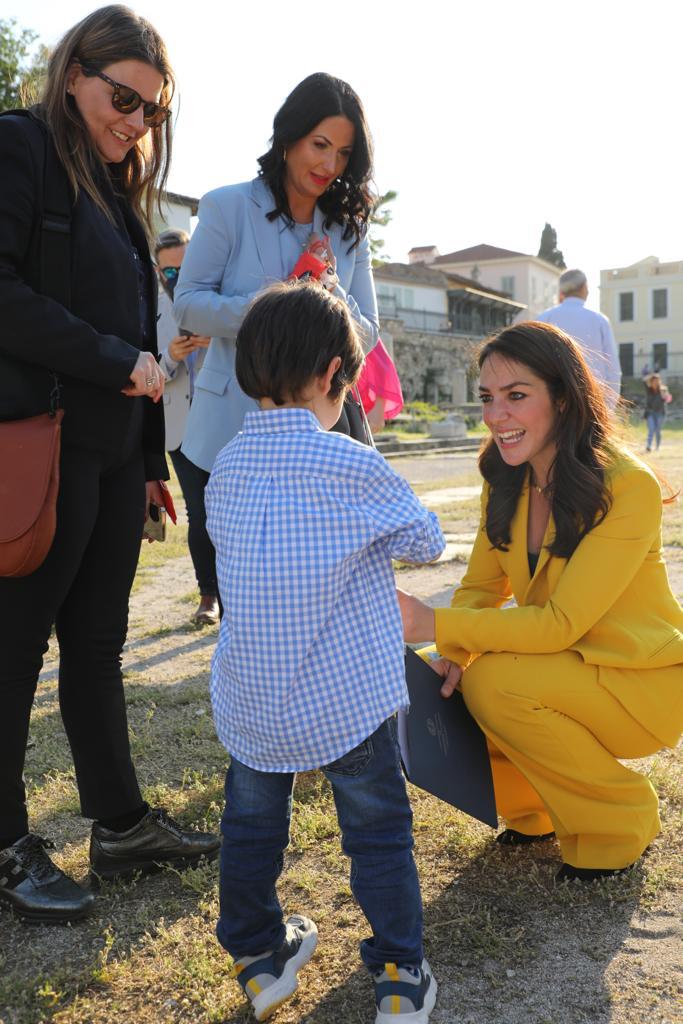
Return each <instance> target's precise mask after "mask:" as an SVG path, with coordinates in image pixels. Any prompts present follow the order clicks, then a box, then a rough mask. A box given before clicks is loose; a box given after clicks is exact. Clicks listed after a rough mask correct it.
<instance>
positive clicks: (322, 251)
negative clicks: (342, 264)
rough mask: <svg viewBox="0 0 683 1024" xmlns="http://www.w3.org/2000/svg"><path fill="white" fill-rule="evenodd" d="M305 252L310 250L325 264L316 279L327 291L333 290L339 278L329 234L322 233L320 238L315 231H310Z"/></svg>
mask: <svg viewBox="0 0 683 1024" xmlns="http://www.w3.org/2000/svg"><path fill="white" fill-rule="evenodd" d="M306 252H310V253H311V255H312V256H315V257H316V259H319V260H321V261H322V262H323V263H325V264H326V265H327V266H326V269H325V270H323V272H322V274H321V275H320V277H319V278H318V279H317V280H318V283H319V284H321V285H322V286H323V288H325V289H326V290H327V291H328V292H333V291H334V289H335V288H336V287H337V285H338V284H339V278H338V277H337V260H336V259H335V255H334V253H333V252H332V246H331V245H330V237H329V235H323V237H322V238H320V237H319V236H318V235H317V234H316V232H315V231H312V232H311V234H310V236H309V239H308V245H307V247H306Z"/></svg>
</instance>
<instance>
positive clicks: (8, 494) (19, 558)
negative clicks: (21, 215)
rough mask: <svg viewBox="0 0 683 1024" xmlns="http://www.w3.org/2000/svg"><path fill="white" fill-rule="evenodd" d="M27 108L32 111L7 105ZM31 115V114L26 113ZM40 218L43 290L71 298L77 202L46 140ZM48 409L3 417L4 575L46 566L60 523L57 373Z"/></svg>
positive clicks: (0, 534)
mask: <svg viewBox="0 0 683 1024" xmlns="http://www.w3.org/2000/svg"><path fill="white" fill-rule="evenodd" d="M7 113H10V114H26V111H7ZM26 116H29V115H26ZM43 148H44V151H45V152H44V154H43V201H42V211H41V220H40V289H39V291H40V293H41V294H43V295H49V296H51V297H52V298H54V299H56V300H57V301H58V302H61V303H62V305H64V306H66V307H67V308H68V307H69V305H70V301H71V287H70V286H71V281H70V272H71V271H70V268H71V202H70V197H69V193H68V186H67V185H66V184H65V178H64V172H63V170H62V168H61V166H59V167H55V166H53V164H54V160H55V159H56V158H55V157H54V156H53V155H52V151H51V150H52V147H50V146H48V145H44V147H43ZM53 380H54V385H53V389H52V393H51V394H50V395H49V403H48V395H47V394H46V395H45V405H46V407H48V405H49V408H48V411H47V412H44V413H42V414H41V415H39V416H30V417H28V418H27V419H21V420H11V421H8V422H3V423H0V576H28V575H30V574H31V573H32V572H35V571H36V569H38V568H39V566H41V565H42V564H43V562H44V560H45V558H46V556H47V553H48V551H49V550H50V548H51V546H52V542H53V540H54V536H55V529H56V525H57V495H58V493H59V455H60V441H61V426H62V419H63V417H64V410H63V409H60V408H59V399H60V388H59V380H58V378H57V375H56V374H53Z"/></svg>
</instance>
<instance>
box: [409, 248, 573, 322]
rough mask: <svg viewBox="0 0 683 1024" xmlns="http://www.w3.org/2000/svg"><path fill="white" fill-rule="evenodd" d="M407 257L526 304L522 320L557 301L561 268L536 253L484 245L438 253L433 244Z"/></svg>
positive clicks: (528, 318)
mask: <svg viewBox="0 0 683 1024" xmlns="http://www.w3.org/2000/svg"><path fill="white" fill-rule="evenodd" d="M408 259H409V260H410V263H411V264H417V263H425V264H427V265H428V266H429V267H431V268H432V269H433V270H440V271H442V272H443V273H446V274H461V275H463V276H464V277H467V278H470V279H472V280H474V281H475V282H477V283H478V284H479V285H481V286H483V287H485V288H492V289H494V290H495V291H498V292H503V293H504V294H506V295H509V296H510V298H511V299H514V300H515V301H516V302H519V303H521V304H522V305H523V306H525V307H526V309H525V311H524V313H523V315H522V317H521V318H522V319H524V320H533V318H534V316H536V315H537V314H538V313H542V312H543V310H544V309H548V308H549V307H550V306H554V305H555V304H556V302H557V298H558V295H557V281H558V278H559V276H560V274H561V273H562V271H561V270H560V268H559V267H556V266H554V265H553V264H552V263H547V262H546V260H542V259H539V257H538V256H530V255H528V254H527V253H523V252H515V251H514V250H512V249H501V248H499V247H498V246H496V245H485V244H482V245H472V246H470V247H469V248H468V249H458V250H456V252H450V253H446V254H445V255H444V256H441V255H440V254H439V251H438V249H437V248H436V246H433V245H422V246H417V247H415V248H414V249H411V250H410V252H409V253H408Z"/></svg>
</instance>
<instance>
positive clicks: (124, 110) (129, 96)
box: [81, 64, 171, 128]
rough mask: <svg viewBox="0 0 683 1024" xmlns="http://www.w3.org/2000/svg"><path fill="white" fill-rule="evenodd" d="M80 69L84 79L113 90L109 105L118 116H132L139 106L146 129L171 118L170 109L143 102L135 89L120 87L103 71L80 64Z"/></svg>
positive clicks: (157, 125)
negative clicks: (96, 81) (105, 84)
mask: <svg viewBox="0 0 683 1024" xmlns="http://www.w3.org/2000/svg"><path fill="white" fill-rule="evenodd" d="M81 68H82V70H83V74H84V75H85V76H86V78H101V79H102V81H103V82H106V83H107V85H111V87H112V89H113V90H114V94H113V96H112V98H111V105H112V107H113V108H114V110H118V111H119V113H120V114H132V113H133V112H134V111H135V110H137V109H138V107H139V106H142V120H143V121H144V122H145V124H146V125H147V127H148V128H159V127H161V125H162V124H163V123H164V122H165V121H167V120H168V118H169V117H170V116H171V108H170V107H164V106H162V105H161V103H152V101H151V100H143V98H142V96H141V95H140V93H139V92H136V91H135V89H131V88H130V86H128V85H121V83H120V82H115V81H114V79H113V78H110V77H109V75H105V74H104V72H103V71H97V70H96V69H95V68H89V67H86V65H85V64H81Z"/></svg>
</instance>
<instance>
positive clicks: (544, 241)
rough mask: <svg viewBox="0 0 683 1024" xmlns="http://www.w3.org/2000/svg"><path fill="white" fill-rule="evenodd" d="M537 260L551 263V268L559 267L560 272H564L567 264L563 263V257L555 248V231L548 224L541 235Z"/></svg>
mask: <svg viewBox="0 0 683 1024" xmlns="http://www.w3.org/2000/svg"><path fill="white" fill-rule="evenodd" d="M538 255H539V258H540V259H542V260H546V261H547V262H548V263H552V264H553V266H555V267H559V268H560V270H566V269H567V264H566V263H565V262H564V256H563V255H562V252H561V251H560V249H558V248H557V231H555V228H554V227H552V225H550V224H548V222H547V221H546V225H545V227H544V228H543V233H542V235H541V245H540V248H539V250H538Z"/></svg>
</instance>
